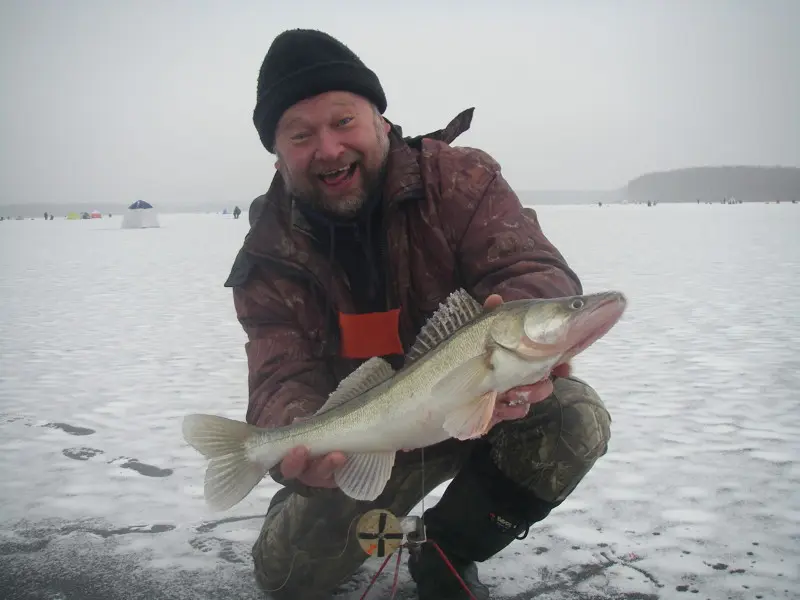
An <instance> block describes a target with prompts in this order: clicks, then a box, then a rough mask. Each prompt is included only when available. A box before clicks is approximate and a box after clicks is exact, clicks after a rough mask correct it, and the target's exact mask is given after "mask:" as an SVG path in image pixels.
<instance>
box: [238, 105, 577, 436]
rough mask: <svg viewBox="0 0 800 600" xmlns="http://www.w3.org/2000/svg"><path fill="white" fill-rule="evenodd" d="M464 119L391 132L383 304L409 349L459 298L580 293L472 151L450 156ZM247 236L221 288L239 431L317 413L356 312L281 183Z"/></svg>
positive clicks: (496, 175) (489, 166) (485, 161)
mask: <svg viewBox="0 0 800 600" xmlns="http://www.w3.org/2000/svg"><path fill="white" fill-rule="evenodd" d="M471 118H472V109H469V110H467V111H464V112H463V113H461V114H460V115H459V116H458V117H456V118H455V119H454V120H453V121H452V122H451V123H450V124H449V125H448V126H447V127H446V128H445V129H442V130H439V131H436V132H434V133H431V134H428V135H427V136H419V137H417V138H413V139H412V138H403V137H402V131H401V130H400V128H399V127H397V126H395V125H393V126H392V130H391V132H390V137H391V146H390V155H389V162H388V170H387V175H386V180H385V187H384V194H383V202H384V206H383V208H384V228H383V232H382V233H383V234H384V235H385V246H384V248H385V249H386V254H387V260H386V263H387V264H385V273H384V275H385V277H386V281H387V295H388V298H387V301H388V304H389V305H390V306H392V307H400V308H401V311H400V317H399V319H400V321H399V328H400V332H399V333H400V339H401V341H402V343H403V346H404V348H405V349H406V350H408V349H409V348H410V346H411V345H412V344H413V341H414V338H415V337H416V335H417V333H418V331H419V330H420V328H421V327H422V325H423V324H424V323H425V321H426V319H427V318H428V317H430V315H431V314H432V313H433V312H434V311H435V310H436V308H438V306H439V303H440V302H443V301H444V300H445V299H446V298H447V296H448V295H449V294H450V293H451V292H453V291H454V290H455V289H457V288H459V287H463V288H464V289H466V290H467V291H468V292H469V293H471V294H472V295H473V296H474V297H475V298H476V299H477V300H479V301H480V302H483V301H484V300H485V298H486V297H487V296H489V295H490V294H492V293H497V294H500V295H501V296H502V297H503V299H504V300H515V299H519V298H530V297H539V298H546V297H557V296H567V295H572V294H577V293H581V284H580V281H579V279H578V277H577V275H576V274H575V273H574V272H573V271H572V270H571V269H570V268H569V267H568V266H567V264H566V261H565V260H564V258H563V257H562V256H561V254H560V253H559V252H558V250H556V248H555V247H554V246H553V245H552V244H551V243H550V242H549V241H548V239H547V238H546V237H545V236H544V234H543V233H542V231H541V229H540V227H539V223H538V220H537V217H536V213H535V212H534V210H533V209H530V208H523V207H522V206H521V204H520V201H519V199H518V198H517V196H516V194H515V193H514V192H513V190H512V189H511V188H510V187H509V185H508V183H507V182H506V181H505V179H504V178H503V177H502V175H501V174H500V166H499V165H498V164H497V162H495V161H494V160H493V159H492V158H491V157H490V156H489V155H488V154H486V153H485V152H482V151H480V150H476V149H472V148H464V147H451V146H450V145H449V143H450V142H452V141H453V140H454V139H455V138H456V137H457V136H458V135H459V134H460V133H462V132H463V131H465V130H466V129H468V128H469V125H470V122H471ZM250 211H251V216H250V219H251V228H250V231H249V233H248V234H247V236H246V238H245V241H244V244H243V246H242V249H241V250H240V251H239V254H238V255H237V257H236V260H235V261H234V265H233V268H232V270H231V274H230V276H229V278H228V280H227V281H226V283H225V285H226V286H228V287H232V288H233V300H234V306H235V309H236V314H237V316H238V319H239V322H240V323H241V325H242V327H243V328H244V330H245V332H246V334H247V337H248V341H247V343H246V344H245V349H246V353H247V361H248V369H249V381H248V386H249V405H248V409H247V422H248V423H252V424H255V425H259V426H263V427H273V426H280V425H285V424H288V423H291V422H292V420H293V419H294V418H295V417H299V416H307V415H309V414H311V413H313V412H314V411H316V409H318V408H319V407H320V406H321V405H322V404H323V403H324V400H325V398H326V397H327V395H328V394H329V393H330V392H331V391H333V389H334V388H335V387H336V385H337V384H338V382H339V381H340V380H341V379H343V378H344V377H346V376H347V375H348V374H349V373H350V372H352V371H353V370H354V369H355V368H356V367H357V366H358V365H359V364H360V362H361V361H354V360H350V359H345V358H343V357H342V356H340V353H339V331H338V321H337V318H336V316H337V315H338V313H339V312H340V311H341V312H345V313H348V312H354V310H353V308H352V300H351V296H350V291H349V288H348V281H347V277H346V276H345V274H344V273H343V271H342V269H341V268H339V267H338V266H337V265H336V264H331V262H330V260H329V259H328V257H327V256H326V255H324V254H323V253H322V252H320V251H319V250H318V249H317V248H318V247H317V246H316V245H315V244H314V240H313V239H312V237H311V235H312V234H311V232H310V228H309V227H308V223H307V222H305V220H304V218H303V216H302V214H301V213H300V211H298V210H297V209H296V208H295V207H294V204H293V200H292V198H291V197H290V195H289V194H287V193H286V192H285V190H284V187H283V182H282V179H281V177H280V175H279V174H277V173H276V174H275V177H274V179H273V181H272V184H271V186H270V188H269V190H268V191H267V193H266V194H265V195H264V196H260V197H259V198H256V200H254V202H253V205H252V206H251V209H250Z"/></svg>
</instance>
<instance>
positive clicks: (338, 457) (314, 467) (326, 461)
mask: <svg viewBox="0 0 800 600" xmlns="http://www.w3.org/2000/svg"><path fill="white" fill-rule="evenodd" d="M345 462H347V458H346V457H345V455H344V454H342V453H341V452H331V453H330V454H327V455H325V456H323V457H321V458H319V459H317V460H313V461H311V462H310V464H309V466H308V468H307V469H306V471H305V473H303V478H304V479H308V480H310V481H319V482H324V483H332V482H333V474H334V473H335V472H336V470H337V469H339V468H340V467H342V466H344V463H345Z"/></svg>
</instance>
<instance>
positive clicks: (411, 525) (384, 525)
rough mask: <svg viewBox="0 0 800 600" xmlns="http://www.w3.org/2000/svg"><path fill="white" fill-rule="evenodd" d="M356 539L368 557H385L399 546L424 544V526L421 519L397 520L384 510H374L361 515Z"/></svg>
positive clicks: (405, 518) (407, 518)
mask: <svg viewBox="0 0 800 600" xmlns="http://www.w3.org/2000/svg"><path fill="white" fill-rule="evenodd" d="M356 537H357V538H358V543H359V544H360V545H361V549H362V550H364V552H366V553H367V554H368V555H369V556H371V557H372V556H377V557H385V556H389V555H390V554H392V553H393V552H394V551H395V550H397V549H398V548H400V547H401V546H418V545H420V544H423V543H425V541H426V537H425V524H424V523H423V522H422V518H421V517H402V518H398V517H397V516H395V515H394V514H392V513H391V512H390V511H388V510H386V509H383V508H374V509H372V510H370V511H367V512H365V513H364V514H363V515H361V518H360V519H359V520H358V523H357V524H356Z"/></svg>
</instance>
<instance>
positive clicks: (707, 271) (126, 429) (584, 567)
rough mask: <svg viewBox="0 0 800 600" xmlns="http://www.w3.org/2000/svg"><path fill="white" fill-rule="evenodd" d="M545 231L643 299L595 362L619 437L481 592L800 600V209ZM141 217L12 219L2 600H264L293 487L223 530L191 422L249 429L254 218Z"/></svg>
mask: <svg viewBox="0 0 800 600" xmlns="http://www.w3.org/2000/svg"><path fill="white" fill-rule="evenodd" d="M537 211H538V213H539V216H540V220H541V223H542V227H543V228H544V231H545V232H546V234H547V235H548V237H549V238H550V239H551V240H552V241H553V242H554V243H555V244H556V245H557V246H558V247H559V248H560V249H561V250H562V252H563V253H564V254H565V256H566V257H567V259H568V260H569V262H570V264H571V265H572V266H573V267H574V268H575V269H576V271H577V272H578V273H579V274H580V275H581V277H582V279H583V282H584V286H585V288H586V290H587V291H598V290H601V289H607V288H617V289H620V290H622V291H624V292H625V293H626V294H627V295H628V297H629V300H630V307H629V310H628V312H627V313H626V315H625V317H624V318H623V321H622V322H621V323H620V324H619V325H618V326H617V327H616V328H615V329H614V330H613V331H612V332H611V333H610V334H609V335H608V337H606V338H605V339H603V340H601V341H600V342H598V343H597V344H596V345H595V346H594V347H593V348H590V349H589V350H588V351H587V352H586V353H585V354H584V355H582V356H580V357H579V358H578V359H577V360H576V363H575V369H576V373H577V374H578V375H579V376H581V377H583V378H585V379H586V380H587V381H589V382H590V383H591V384H592V385H593V386H594V387H595V388H596V389H597V390H598V392H599V393H600V394H601V396H602V397H603V398H604V400H605V401H606V403H607V405H608V407H609V409H610V410H611V413H612V415H613V418H614V423H613V438H612V442H611V448H610V451H609V453H608V454H607V455H606V456H605V457H603V458H602V459H601V460H600V461H599V462H598V463H597V465H596V466H595V468H594V470H593V471H592V472H591V473H590V474H589V475H588V476H587V477H586V479H585V480H584V482H583V483H582V484H581V485H580V486H579V487H578V489H577V490H576V491H575V492H574V494H573V495H572V496H571V497H570V498H569V499H568V500H567V502H565V503H564V504H563V505H562V506H561V507H559V508H558V509H557V510H556V511H554V512H553V514H552V515H551V516H550V517H549V518H548V519H547V520H546V521H544V522H543V523H541V524H539V525H537V526H536V527H534V528H533V529H532V531H531V534H530V536H529V537H528V538H527V539H525V540H523V541H520V542H516V543H514V544H512V545H511V546H509V547H508V548H507V549H506V550H504V551H503V552H501V553H500V554H499V555H498V556H496V557H494V558H493V559H491V560H489V561H487V562H485V563H483V564H482V565H481V573H482V577H483V578H484V579H485V580H486V582H487V583H488V584H489V585H491V586H492V588H493V593H494V594H496V595H497V597H503V598H506V597H510V598H515V599H516V600H525V599H528V598H533V597H536V598H537V599H547V600H567V599H569V600H572V599H581V600H588V599H594V598H628V599H643V598H645V599H651V598H691V597H695V598H703V599H704V598H712V599H716V598H721V599H728V598H730V599H745V598H747V599H750V598H764V599H775V598H797V597H800V560H798V556H800V358H798V356H799V355H800V352H798V351H799V350H800V308H798V302H797V298H798V293H800V207H798V206H797V205H791V204H781V205H774V204H772V205H747V204H745V205H731V206H726V205H664V204H662V205H659V206H656V207H652V208H647V207H643V206H604V207H602V208H599V207H596V206H568V207H548V206H545V207H539V208H538V209H537ZM120 218H121V217H114V218H112V219H108V218H104V219H102V220H89V221H66V220H56V221H49V222H45V221H42V220H41V219H39V220H35V221H8V222H6V221H4V222H2V223H0V248H1V249H2V251H1V252H0V286H2V291H0V305H1V306H2V319H0V482H2V483H1V484H0V507H1V508H0V597H3V598H37V599H39V598H41V599H45V598H47V599H53V600H55V599H78V598H81V599H89V600H101V599H102V600H117V599H122V598H125V599H132V600H133V599H139V598H142V599H144V598H170V599H171V598H175V599H182V598H187V599H188V598H192V599H206V598H208V599H210V598H220V597H226V598H233V597H236V598H240V599H247V598H258V597H259V595H258V593H257V591H256V588H255V586H254V584H253V580H252V577H251V564H250V555H249V551H250V546H251V545H252V542H253V540H254V539H255V536H256V534H257V531H258V529H259V527H260V525H261V520H262V517H263V513H264V511H265V508H266V506H267V503H268V501H269V498H270V496H271V495H272V494H273V493H274V492H275V490H276V487H275V486H274V485H273V484H271V483H270V482H269V481H268V480H265V481H264V482H262V483H261V484H260V485H259V486H258V487H257V488H256V490H255V491H254V492H253V493H251V494H250V495H249V496H248V497H247V498H246V499H245V500H244V501H243V502H242V503H241V504H239V505H237V506H236V507H234V508H233V509H231V510H230V511H227V512H226V513H224V514H222V515H219V514H214V513H211V512H210V511H208V510H207V509H206V507H205V505H204V503H203V500H202V485H203V484H202V482H203V472H204V461H203V459H202V457H200V456H199V455H198V454H197V453H196V452H195V451H194V450H193V449H191V448H189V447H188V446H186V444H185V443H184V442H183V440H182V438H181V434H180V420H181V418H182V417H183V415H184V414H186V413H188V412H196V411H197V412H211V413H216V414H222V415H225V416H228V417H231V418H238V419H241V418H243V416H244V412H245V406H246V391H247V367H246V362H245V356H244V349H243V344H244V341H245V337H244V334H243V332H242V331H241V328H240V326H239V324H238V323H237V321H236V318H235V315H234V312H233V307H232V303H231V297H230V290H228V289H225V288H223V287H222V283H223V281H224V280H225V278H226V276H227V274H228V270H229V268H230V265H231V261H232V260H233V257H234V256H235V254H236V252H237V250H238V248H239V246H240V244H241V242H242V239H243V237H244V235H245V233H246V231H247V219H246V216H243V217H242V218H241V219H239V220H233V219H226V218H222V217H221V216H219V215H169V214H163V215H160V219H161V225H162V227H161V228H160V229H149V230H122V229H120V227H119V225H120ZM442 489H443V487H440V488H438V489H437V490H435V491H434V492H433V493H432V495H431V496H430V497H429V499H428V501H427V503H428V505H430V504H432V503H433V502H435V501H436V498H437V497H438V496H439V495H440V493H441V491H442ZM418 508H419V507H418ZM417 512H418V511H417ZM392 564H393V563H392ZM378 566H379V563H378V562H373V561H370V562H368V563H366V565H365V568H364V569H363V570H362V571H360V572H359V573H358V574H357V575H356V577H355V579H354V581H353V582H352V584H351V585H348V586H346V588H347V590H349V591H345V592H343V593H342V594H340V595H339V598H342V599H349V598H353V599H357V598H360V596H361V594H362V593H363V591H364V589H365V586H366V584H367V582H368V581H369V578H370V577H371V575H372V573H374V571H375V570H376V569H377V567H378ZM400 577H401V582H402V583H401V593H402V596H403V597H408V598H410V597H413V586H412V585H411V584H410V583H409V578H408V575H407V572H406V569H405V567H403V568H402V571H401V576H400ZM390 587H391V573H388V572H387V573H386V574H385V575H383V576H382V577H381V578H380V579H379V581H378V584H376V589H373V590H372V592H371V594H370V595H369V596H368V598H384V597H388V591H389V589H390Z"/></svg>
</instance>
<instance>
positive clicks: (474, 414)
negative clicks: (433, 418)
mask: <svg viewBox="0 0 800 600" xmlns="http://www.w3.org/2000/svg"><path fill="white" fill-rule="evenodd" d="M495 400H497V392H496V391H494V390H492V391H489V392H486V393H485V394H483V395H482V396H478V397H477V398H476V399H475V400H473V401H472V402H470V403H469V404H465V405H464V406H462V407H461V408H459V409H457V410H454V411H453V412H451V413H450V414H449V415H447V417H446V418H445V420H444V425H443V427H444V430H445V431H446V432H447V433H448V435H450V436H451V437H454V438H456V439H458V440H469V439H472V438H477V437H481V436H482V435H484V434H485V433H486V432H487V431H488V430H489V425H490V424H491V422H492V415H493V414H494V405H495Z"/></svg>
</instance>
